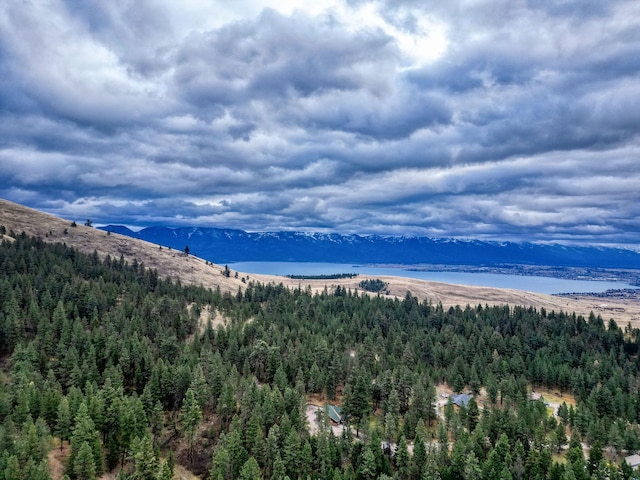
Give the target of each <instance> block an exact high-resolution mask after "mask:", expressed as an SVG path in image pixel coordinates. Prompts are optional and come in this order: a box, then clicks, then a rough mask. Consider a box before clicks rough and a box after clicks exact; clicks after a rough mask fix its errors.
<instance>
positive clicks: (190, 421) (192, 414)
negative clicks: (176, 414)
mask: <svg viewBox="0 0 640 480" xmlns="http://www.w3.org/2000/svg"><path fill="white" fill-rule="evenodd" d="M201 421H202V410H201V409H200V405H199V404H198V401H197V399H196V396H195V393H194V392H193V390H191V388H189V389H188V390H187V393H186V394H185V398H184V401H183V403H182V409H181V410H180V423H181V424H182V431H183V433H184V436H185V437H186V439H187V442H188V444H189V460H190V461H193V444H194V441H195V438H196V433H197V432H198V426H199V425H200V422H201Z"/></svg>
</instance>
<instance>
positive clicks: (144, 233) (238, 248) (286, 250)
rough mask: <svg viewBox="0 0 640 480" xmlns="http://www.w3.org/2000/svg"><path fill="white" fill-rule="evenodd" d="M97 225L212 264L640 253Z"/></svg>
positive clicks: (633, 261) (629, 260)
mask: <svg viewBox="0 0 640 480" xmlns="http://www.w3.org/2000/svg"><path fill="white" fill-rule="evenodd" d="M100 228H101V229H102V230H105V231H110V232H113V233H119V234H122V235H126V236H129V237H133V238H138V239H141V240H146V241H148V242H152V243H156V244H158V245H162V246H165V247H171V248H173V249H177V250H184V248H185V247H186V246H187V245H188V246H189V250H190V252H191V253H193V254H195V255H197V256H199V257H201V258H204V259H207V260H210V261H212V262H214V263H218V264H224V263H231V262H242V261H273V262H275V261H279V262H287V261H288V262H330V263H378V264H383V263H384V264H404V265H416V264H421V263H426V264H445V265H474V266H481V265H484V266H497V265H505V264H519V265H548V266H563V267H602V268H634V269H637V268H640V253H638V252H634V251H632V250H627V249H622V248H606V247H590V246H586V247H585V246H566V245H559V244H549V245H541V244H533V243H516V242H485V241H479V240H456V239H446V238H444V239H436V238H430V237H398V236H379V235H371V236H361V235H340V234H337V233H331V234H323V233H302V232H264V233H251V232H245V231H243V230H232V229H223V228H209V227H179V228H169V227H162V226H158V227H148V228H144V229H142V230H140V231H139V232H134V231H133V230H131V229H129V228H127V227H125V226H122V225H107V226H104V227H100Z"/></svg>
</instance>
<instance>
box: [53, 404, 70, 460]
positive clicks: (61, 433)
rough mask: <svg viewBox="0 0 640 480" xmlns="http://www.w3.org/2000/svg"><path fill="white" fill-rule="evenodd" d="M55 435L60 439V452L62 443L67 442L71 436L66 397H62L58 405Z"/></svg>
mask: <svg viewBox="0 0 640 480" xmlns="http://www.w3.org/2000/svg"><path fill="white" fill-rule="evenodd" d="M56 433H57V434H58V437H60V450H62V442H63V441H64V440H69V436H70V434H71V411H70V410H69V400H68V399H67V397H62V400H61V401H60V404H59V405H58V416H57V423H56Z"/></svg>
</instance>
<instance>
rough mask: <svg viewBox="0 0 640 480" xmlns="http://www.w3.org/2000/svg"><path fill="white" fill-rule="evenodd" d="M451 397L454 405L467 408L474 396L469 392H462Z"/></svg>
mask: <svg viewBox="0 0 640 480" xmlns="http://www.w3.org/2000/svg"><path fill="white" fill-rule="evenodd" d="M449 398H450V399H451V403H453V404H454V405H457V406H458V407H464V408H467V406H468V405H469V400H471V398H472V397H471V395H469V394H468V393H461V394H459V395H451V397H449Z"/></svg>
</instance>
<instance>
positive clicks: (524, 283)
mask: <svg viewBox="0 0 640 480" xmlns="http://www.w3.org/2000/svg"><path fill="white" fill-rule="evenodd" d="M229 268H230V269H231V270H235V271H238V272H244V273H250V274H251V273H255V274H264V275H281V276H285V275H332V274H338V273H358V274H360V275H374V276H375V275H379V276H394V277H406V278H418V279H420V280H429V281H433V282H443V283H453V284H457V285H475V286H482V287H496V288H513V289H516V290H526V291H529V292H536V293H547V294H557V293H589V292H604V291H606V290H610V289H622V288H637V287H634V286H632V285H629V284H627V283H622V282H612V281H601V280H569V279H565V278H553V277H538V276H528V275H526V276H525V275H507V274H499V273H468V272H428V271H413V270H406V269H403V268H400V267H375V266H361V265H351V264H342V263H307V262H237V263H230V264H229Z"/></svg>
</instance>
